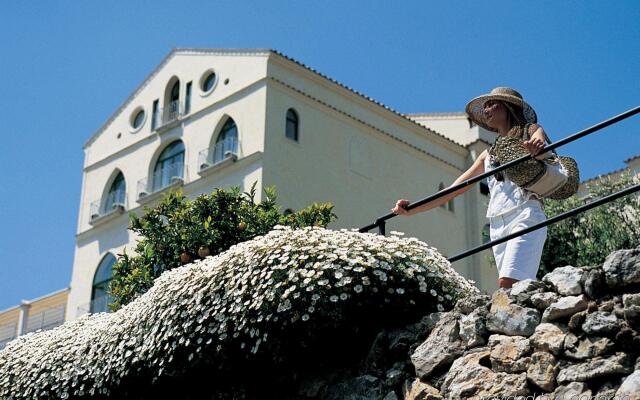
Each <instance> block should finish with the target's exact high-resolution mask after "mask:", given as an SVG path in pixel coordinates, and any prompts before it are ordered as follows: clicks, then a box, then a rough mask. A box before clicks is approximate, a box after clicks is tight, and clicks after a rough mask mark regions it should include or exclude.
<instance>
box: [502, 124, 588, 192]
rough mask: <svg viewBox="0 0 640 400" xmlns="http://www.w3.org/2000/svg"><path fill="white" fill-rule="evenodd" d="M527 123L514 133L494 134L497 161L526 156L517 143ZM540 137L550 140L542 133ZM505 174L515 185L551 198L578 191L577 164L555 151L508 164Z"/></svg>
mask: <svg viewBox="0 0 640 400" xmlns="http://www.w3.org/2000/svg"><path fill="white" fill-rule="evenodd" d="M529 125H530V124H526V125H525V127H524V128H522V132H521V134H520V135H518V136H500V137H498V139H497V140H496V142H495V144H494V151H495V155H496V158H497V160H498V162H499V163H500V164H506V163H508V162H510V161H513V160H516V159H518V158H520V157H524V156H526V155H529V151H528V150H527V149H526V148H524V147H523V146H522V145H521V143H522V140H527V139H528V132H529V131H528V130H529ZM544 136H545V140H546V141H547V142H548V143H551V140H549V137H548V136H547V135H546V133H545V135H544ZM505 174H506V175H507V178H509V180H511V181H512V182H513V183H515V184H516V185H518V186H520V187H522V188H524V189H526V190H528V191H531V192H534V193H536V194H538V195H539V196H541V197H546V198H550V199H554V200H563V199H566V198H568V197H571V196H572V195H574V194H575V193H577V192H578V186H579V184H580V172H579V170H578V163H577V162H576V161H575V160H574V159H573V158H571V157H565V156H558V154H557V153H556V152H555V150H552V151H548V152H546V153H545V158H544V159H542V160H537V159H535V158H531V159H528V160H526V161H523V162H521V163H519V164H517V165H515V166H513V167H509V168H507V169H506V170H505Z"/></svg>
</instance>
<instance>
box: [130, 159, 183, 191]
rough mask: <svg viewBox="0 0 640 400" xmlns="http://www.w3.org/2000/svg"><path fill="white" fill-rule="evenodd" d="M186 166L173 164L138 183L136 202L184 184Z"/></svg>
mask: <svg viewBox="0 0 640 400" xmlns="http://www.w3.org/2000/svg"><path fill="white" fill-rule="evenodd" d="M186 172H187V166H186V165H184V164H183V163H174V164H170V165H169V166H167V167H165V168H162V169H161V170H158V171H156V172H155V173H153V174H152V175H151V176H148V177H146V178H142V179H140V180H139V181H138V200H139V199H141V198H143V197H146V196H149V195H151V194H153V193H156V192H159V191H161V190H162V189H164V188H166V187H168V186H171V185H173V184H175V183H176V182H180V183H184V180H185V175H186Z"/></svg>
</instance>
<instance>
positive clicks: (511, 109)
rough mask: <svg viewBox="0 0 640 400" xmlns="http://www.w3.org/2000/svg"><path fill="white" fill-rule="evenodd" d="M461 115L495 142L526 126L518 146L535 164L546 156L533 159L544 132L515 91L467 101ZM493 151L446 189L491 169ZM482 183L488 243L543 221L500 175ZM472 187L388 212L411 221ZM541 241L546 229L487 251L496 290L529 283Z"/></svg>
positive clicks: (527, 197)
mask: <svg viewBox="0 0 640 400" xmlns="http://www.w3.org/2000/svg"><path fill="white" fill-rule="evenodd" d="M465 110H466V113H467V115H468V116H469V118H470V119H471V120H473V121H474V122H475V123H476V124H478V125H480V126H482V127H483V128H485V129H487V130H490V131H493V132H496V133H497V134H498V135H500V136H514V135H515V136H518V137H522V134H523V132H522V130H523V129H524V126H525V124H526V123H531V126H530V129H529V131H528V136H527V137H528V138H529V139H528V140H525V141H523V143H522V145H523V146H524V147H525V148H526V149H527V150H528V151H529V152H530V153H531V154H533V155H534V156H535V158H536V159H539V160H540V159H543V158H545V157H547V156H548V155H550V153H549V152H547V153H545V154H541V155H538V153H539V152H540V150H541V149H542V148H543V147H544V129H543V128H542V126H540V125H538V124H537V123H536V122H537V116H536V113H535V111H534V110H533V108H532V107H531V106H530V105H529V104H527V103H526V102H525V101H524V100H523V98H522V95H520V93H518V92H517V91H515V90H513V89H511V88H507V87H497V88H495V89H493V90H492V91H491V93H489V94H485V95H482V96H478V97H476V98H474V99H473V100H471V101H470V102H469V103H468V104H467V106H466V107H465ZM493 149H494V146H492V147H491V148H490V149H489V150H485V151H484V152H482V154H480V155H479V156H478V158H477V159H476V160H475V162H474V163H473V165H472V166H471V167H470V168H469V169H468V170H467V171H465V172H464V173H463V174H462V175H460V176H459V177H458V178H457V179H456V180H455V181H454V182H453V184H452V185H451V186H454V185H457V184H458V183H461V182H463V181H466V180H468V179H471V178H473V177H474V176H478V175H481V174H483V173H484V172H486V171H489V170H491V169H493V168H495V167H496V166H497V162H496V159H495V155H494V152H493ZM487 180H488V184H489V193H490V198H489V206H488V209H487V214H486V216H487V218H489V227H490V229H489V232H490V237H491V240H495V239H498V238H500V237H504V236H506V235H508V234H510V233H513V232H516V231H520V230H522V229H525V228H527V227H529V226H532V225H535V224H537V223H539V222H542V221H544V220H546V215H545V213H544V209H543V207H542V206H543V202H542V199H541V198H539V197H538V196H537V195H536V194H535V193H533V192H530V191H527V190H525V189H523V188H521V187H519V186H517V185H516V184H514V183H513V182H511V181H510V180H509V179H508V178H507V177H506V176H505V175H504V174H502V171H501V172H498V173H497V174H494V175H491V176H489V177H488V178H487ZM451 186H450V187H451ZM472 187H473V185H469V186H466V187H464V188H462V189H458V190H457V191H454V192H452V193H449V194H448V195H446V196H442V197H440V198H438V199H436V200H433V201H431V202H429V203H426V204H423V205H421V206H419V207H416V208H414V209H412V210H410V211H407V210H406V209H404V207H405V206H406V205H407V204H409V203H410V202H409V200H406V199H400V200H398V201H397V202H396V206H395V207H394V208H392V209H391V211H392V212H393V213H394V214H400V215H405V216H410V215H415V214H418V213H420V212H424V211H427V210H430V209H432V208H435V207H438V206H440V205H442V204H445V203H447V202H448V201H450V200H451V199H453V198H454V197H456V196H459V195H461V194H462V193H464V192H466V191H467V190H469V189H471V188H472ZM546 238H547V228H546V227H544V228H541V229H537V230H535V231H533V232H529V233H527V234H525V235H522V236H519V237H517V238H513V239H511V240H508V241H507V242H503V243H500V244H498V245H495V246H493V254H494V258H495V260H496V266H497V268H498V286H500V287H501V288H510V287H511V286H512V285H513V284H514V283H515V282H517V281H519V280H523V279H534V280H535V279H536V273H537V272H538V268H539V266H540V258H541V256H542V248H543V247H544V242H545V241H546Z"/></svg>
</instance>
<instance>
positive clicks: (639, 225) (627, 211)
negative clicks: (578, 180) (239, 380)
mask: <svg viewBox="0 0 640 400" xmlns="http://www.w3.org/2000/svg"><path fill="white" fill-rule="evenodd" d="M639 181H640V179H639V178H638V176H637V175H636V176H635V177H634V175H633V174H632V173H630V172H629V171H624V172H623V173H622V174H621V175H620V177H619V178H618V179H615V180H614V179H610V178H602V179H600V180H599V181H597V182H594V183H592V184H589V185H587V190H588V195H587V196H585V197H584V198H583V199H579V198H578V197H577V196H572V197H570V198H568V199H566V200H550V199H549V200H545V214H546V215H547V218H553V217H554V216H556V215H558V214H562V213H564V212H567V211H569V210H572V209H574V208H576V207H580V206H582V205H585V204H587V203H588V202H591V201H594V200H597V199H599V198H602V197H605V196H607V195H610V194H612V193H615V192H619V191H621V190H623V189H625V188H627V187H629V186H633V185H635V184H637V183H638V182H639ZM638 242H640V195H639V194H638V193H637V192H636V193H634V194H631V195H627V196H624V197H621V198H618V199H617V200H615V201H613V202H610V203H606V204H602V205H600V206H598V207H595V208H592V209H591V210H589V211H587V212H585V213H581V214H578V215H575V216H573V217H571V218H567V219H565V220H563V221H560V222H558V223H555V224H553V225H550V226H549V227H548V231H547V241H546V243H545V247H544V250H543V252H542V260H541V265H540V269H539V270H538V276H539V277H541V276H543V275H544V274H546V273H548V272H550V271H552V270H553V269H554V268H556V267H561V266H565V265H574V266H587V265H597V264H601V263H602V262H604V259H605V258H606V257H607V255H609V254H610V253H611V252H613V251H615V250H618V249H628V248H633V247H636V246H637V245H638Z"/></svg>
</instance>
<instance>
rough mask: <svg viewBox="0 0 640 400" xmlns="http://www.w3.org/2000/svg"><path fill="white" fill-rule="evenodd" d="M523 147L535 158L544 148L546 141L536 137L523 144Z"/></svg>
mask: <svg viewBox="0 0 640 400" xmlns="http://www.w3.org/2000/svg"><path fill="white" fill-rule="evenodd" d="M522 146H523V147H524V148H525V149H527V150H528V151H529V153H531V154H532V155H534V156H535V155H536V154H538V153H539V152H540V150H542V148H543V147H544V140H540V138H537V137H535V136H534V137H532V138H531V139H529V140H525V141H524V142H522Z"/></svg>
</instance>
